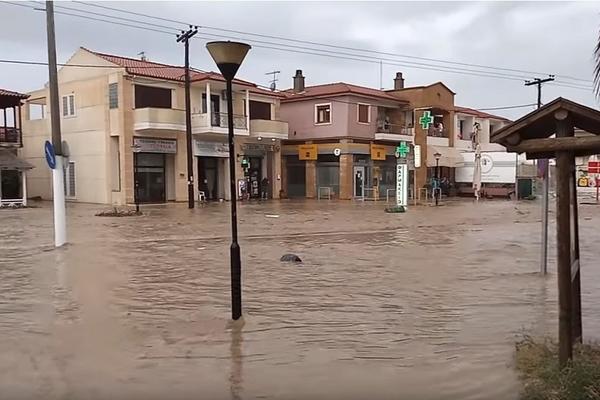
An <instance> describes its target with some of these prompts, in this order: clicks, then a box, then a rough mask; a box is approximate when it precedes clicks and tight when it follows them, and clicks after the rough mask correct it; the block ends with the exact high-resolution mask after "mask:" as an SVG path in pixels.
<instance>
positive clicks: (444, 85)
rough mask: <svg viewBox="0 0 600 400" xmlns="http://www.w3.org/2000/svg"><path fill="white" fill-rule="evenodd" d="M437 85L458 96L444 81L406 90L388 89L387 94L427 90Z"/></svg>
mask: <svg viewBox="0 0 600 400" xmlns="http://www.w3.org/2000/svg"><path fill="white" fill-rule="evenodd" d="M435 85H442V86H443V87H445V88H446V90H448V91H449V92H450V93H452V94H456V93H455V92H454V91H453V90H452V89H450V88H449V87H448V86H446V84H445V83H444V82H442V81H437V82H433V83H432V84H430V85H421V86H409V87H405V88H402V89H388V90H386V92H401V91H403V90H414V89H426V88H430V87H432V86H435Z"/></svg>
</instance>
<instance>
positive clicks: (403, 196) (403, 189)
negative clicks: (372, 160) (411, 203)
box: [396, 164, 408, 207]
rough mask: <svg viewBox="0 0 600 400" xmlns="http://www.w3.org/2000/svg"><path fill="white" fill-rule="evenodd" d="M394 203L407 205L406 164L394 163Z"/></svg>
mask: <svg viewBox="0 0 600 400" xmlns="http://www.w3.org/2000/svg"><path fill="white" fill-rule="evenodd" d="M396 205H397V206H403V207H406V206H407V205H408V166H407V165H406V164H397V165H396Z"/></svg>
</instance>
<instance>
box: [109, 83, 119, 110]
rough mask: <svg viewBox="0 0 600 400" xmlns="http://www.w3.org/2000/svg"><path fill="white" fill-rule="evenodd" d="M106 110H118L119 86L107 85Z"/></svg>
mask: <svg viewBox="0 0 600 400" xmlns="http://www.w3.org/2000/svg"><path fill="white" fill-rule="evenodd" d="M108 108H119V84H118V83H116V82H115V83H109V84H108Z"/></svg>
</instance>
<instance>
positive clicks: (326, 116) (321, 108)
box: [315, 103, 331, 124]
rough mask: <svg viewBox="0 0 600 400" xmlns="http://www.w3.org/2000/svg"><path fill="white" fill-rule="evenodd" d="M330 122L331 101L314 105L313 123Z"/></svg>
mask: <svg viewBox="0 0 600 400" xmlns="http://www.w3.org/2000/svg"><path fill="white" fill-rule="evenodd" d="M330 123H331V103H327V104H316V105H315V124H330Z"/></svg>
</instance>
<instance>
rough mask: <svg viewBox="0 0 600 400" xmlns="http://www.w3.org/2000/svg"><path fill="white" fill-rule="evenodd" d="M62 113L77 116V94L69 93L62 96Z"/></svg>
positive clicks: (64, 115) (66, 115) (67, 115)
mask: <svg viewBox="0 0 600 400" xmlns="http://www.w3.org/2000/svg"><path fill="white" fill-rule="evenodd" d="M62 109H63V110H62V115H63V117H73V116H75V95H74V94H69V95H67V96H63V98H62Z"/></svg>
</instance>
